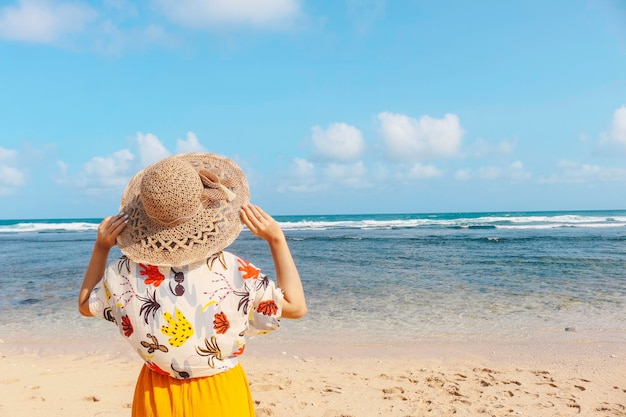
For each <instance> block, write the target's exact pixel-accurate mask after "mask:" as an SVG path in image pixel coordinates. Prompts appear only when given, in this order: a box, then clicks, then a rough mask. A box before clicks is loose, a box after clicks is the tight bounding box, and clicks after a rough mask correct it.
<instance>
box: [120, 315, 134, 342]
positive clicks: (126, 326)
mask: <svg viewBox="0 0 626 417" xmlns="http://www.w3.org/2000/svg"><path fill="white" fill-rule="evenodd" d="M122 331H123V332H124V336H126V337H130V335H131V334H133V323H131V321H130V318H129V317H128V316H123V317H122Z"/></svg>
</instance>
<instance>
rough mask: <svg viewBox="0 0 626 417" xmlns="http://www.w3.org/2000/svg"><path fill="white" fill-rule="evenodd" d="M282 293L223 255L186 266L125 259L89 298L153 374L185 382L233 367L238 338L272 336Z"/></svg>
mask: <svg viewBox="0 0 626 417" xmlns="http://www.w3.org/2000/svg"><path fill="white" fill-rule="evenodd" d="M282 304H283V294H282V292H281V291H280V289H279V288H277V287H276V286H275V284H274V283H273V282H272V281H270V280H269V279H268V278H267V277H266V276H265V275H263V274H262V273H261V271H260V270H259V269H258V268H256V267H255V266H254V265H252V264H251V263H249V262H247V261H245V260H243V259H241V258H239V257H238V256H236V255H233V254H231V253H229V252H226V251H224V252H220V253H218V254H216V255H213V256H211V257H210V258H208V259H206V260H205V261H201V262H196V263H193V264H190V265H188V266H186V267H181V268H170V267H157V266H151V265H145V264H141V263H135V262H133V261H131V260H130V259H128V258H126V257H125V256H123V257H121V258H120V259H119V260H117V261H115V262H112V263H111V264H109V265H108V267H107V269H106V272H105V274H104V277H103V278H102V279H101V280H100V282H99V283H98V284H97V285H96V286H95V287H94V289H93V291H92V292H91V294H90V297H89V309H90V311H91V313H92V314H93V315H94V316H96V317H102V318H104V319H106V320H109V321H112V322H114V323H115V324H116V325H117V327H118V328H119V331H120V333H121V334H122V335H123V336H124V337H125V338H126V340H127V341H128V342H129V343H130V344H131V346H132V347H133V348H134V349H135V350H136V351H137V352H138V353H139V355H140V356H141V357H142V358H143V359H144V361H145V362H146V365H147V366H148V367H149V368H150V369H152V370H153V371H155V372H159V373H162V374H165V375H169V376H171V377H173V378H178V379H187V378H196V377H203V376H210V375H215V374H218V373H220V372H223V371H226V370H229V369H231V368H233V367H235V366H236V365H237V363H238V360H237V357H238V356H239V355H241V354H242V353H243V351H244V347H245V337H246V336H248V335H256V334H262V333H267V332H269V331H272V330H277V329H278V328H279V326H280V323H279V320H280V316H281V312H282Z"/></svg>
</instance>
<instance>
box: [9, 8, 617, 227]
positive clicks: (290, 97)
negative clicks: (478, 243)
mask: <svg viewBox="0 0 626 417" xmlns="http://www.w3.org/2000/svg"><path fill="white" fill-rule="evenodd" d="M190 151H208V152H214V153H219V154H223V155H226V156H228V157H231V158H233V159H234V160H236V161H237V162H238V163H239V165H240V166H241V167H242V168H243V169H244V171H245V172H246V174H247V177H248V180H249V183H250V188H251V194H252V200H253V202H255V203H257V204H260V205H261V206H263V207H264V208H265V209H266V210H267V211H268V212H269V213H271V214H274V215H283V214H341V213H344V214H351V213H402V212H411V213H415V212H418V213H422V212H465V211H512V210H513V211H516V210H580V209H626V192H625V191H626V3H624V2H622V1H618V0H595V1H591V0H590V1H581V0H562V1H561V0H551V1H534V0H523V1H522V0H519V1H515V0H512V1H479V2H468V1H465V0H459V1H447V0H444V1H418V0H415V1H409V0H393V1H392V0H387V1H385V0H334V1H330V0H328V1H325V0H322V1H308V0H307V1H305V0H139V1H131V0H100V1H87V0H2V1H0V218H2V219H15V218H21V219H22V218H67V217H103V216H106V215H109V214H113V213H115V212H116V211H117V209H118V205H119V200H120V197H121V193H122V191H123V188H124V186H125V184H126V183H127V181H128V180H129V179H130V178H131V177H132V175H134V174H135V173H136V172H137V171H138V170H139V169H141V168H143V167H144V166H146V165H147V164H150V163H152V162H155V161H156V160H158V159H161V158H162V157H164V156H167V155H170V154H175V153H181V152H190Z"/></svg>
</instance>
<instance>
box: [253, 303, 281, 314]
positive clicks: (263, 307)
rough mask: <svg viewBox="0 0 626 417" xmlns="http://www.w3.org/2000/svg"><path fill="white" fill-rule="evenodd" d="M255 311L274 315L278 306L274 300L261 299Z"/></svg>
mask: <svg viewBox="0 0 626 417" xmlns="http://www.w3.org/2000/svg"><path fill="white" fill-rule="evenodd" d="M256 311H258V312H259V313H261V314H264V315H266V316H274V315H276V313H278V306H277V305H276V303H275V302H274V300H267V301H261V302H260V303H259V306H258V307H257V308H256Z"/></svg>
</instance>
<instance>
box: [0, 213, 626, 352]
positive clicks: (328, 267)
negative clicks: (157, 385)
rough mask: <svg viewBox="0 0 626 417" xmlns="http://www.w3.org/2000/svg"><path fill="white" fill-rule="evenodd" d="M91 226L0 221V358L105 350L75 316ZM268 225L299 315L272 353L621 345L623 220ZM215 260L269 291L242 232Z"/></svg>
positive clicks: (103, 328) (254, 246) (268, 268)
mask: <svg viewBox="0 0 626 417" xmlns="http://www.w3.org/2000/svg"><path fill="white" fill-rule="evenodd" d="M100 220H101V219H50V220H0V289H1V291H0V311H1V312H2V313H1V314H0V349H4V350H11V349H26V350H28V349H35V350H42V349H44V350H45V349H47V348H53V347H55V346H57V347H58V346H64V345H68V344H73V345H80V344H81V343H82V344H85V345H89V347H90V348H93V347H94V346H96V345H97V344H98V343H100V341H103V340H109V339H111V338H115V337H116V329H115V328H114V326H112V325H111V324H110V323H107V322H105V321H104V320H98V319H88V318H83V317H81V316H80V315H79V314H78V312H77V308H76V298H77V293H78V289H79V288H80V285H81V282H82V277H83V274H84V270H85V268H86V266H87V263H88V261H89V257H90V254H91V248H92V246H93V242H94V239H95V235H96V229H97V226H98V223H99V222H100ZM276 220H277V221H279V223H280V224H281V226H282V227H283V229H284V231H285V234H286V236H287V239H288V242H289V245H290V248H291V251H292V253H293V256H294V258H295V260H296V264H297V265H298V268H299V271H300V274H301V277H302V280H303V284H304V288H305V292H306V295H307V302H308V306H309V313H308V315H307V316H306V317H305V318H303V319H301V320H297V321H292V320H283V329H281V330H280V331H279V332H276V336H271V337H275V339H274V340H281V339H285V340H296V341H300V342H303V343H311V344H315V343H320V342H321V341H328V342H329V343H330V342H331V341H335V342H336V341H343V342H344V343H347V344H351V343H353V344H359V345H362V344H368V343H371V344H379V345H385V344H393V343H411V342H412V341H444V340H452V341H453V340H457V341H458V340H482V339H484V338H485V337H491V338H494V339H510V340H523V339H526V338H542V337H570V338H571V337H577V338H581V339H585V340H591V341H597V342H603V341H606V342H620V341H622V342H626V210H616V211H563V212H509V213H433V214H379V215H329V216H317V215H316V216H276ZM229 250H230V251H231V252H234V253H236V254H238V255H239V256H241V257H243V258H245V259H247V260H249V261H251V262H252V263H254V264H255V265H256V266H257V267H260V268H261V269H262V270H263V272H265V273H266V274H268V275H269V276H270V277H271V278H273V274H274V272H273V263H272V260H271V258H270V254H269V250H268V248H267V245H266V244H265V242H264V241H262V240H260V239H258V238H257V237H255V236H253V235H252V234H251V233H250V232H249V231H247V230H244V231H243V232H242V234H241V235H240V237H239V238H238V239H237V240H236V241H235V243H233V245H231V247H230V248H229ZM119 255H120V253H119V251H118V250H117V248H114V250H113V252H112V254H111V258H114V257H117V256H119ZM263 337H265V336H263Z"/></svg>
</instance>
